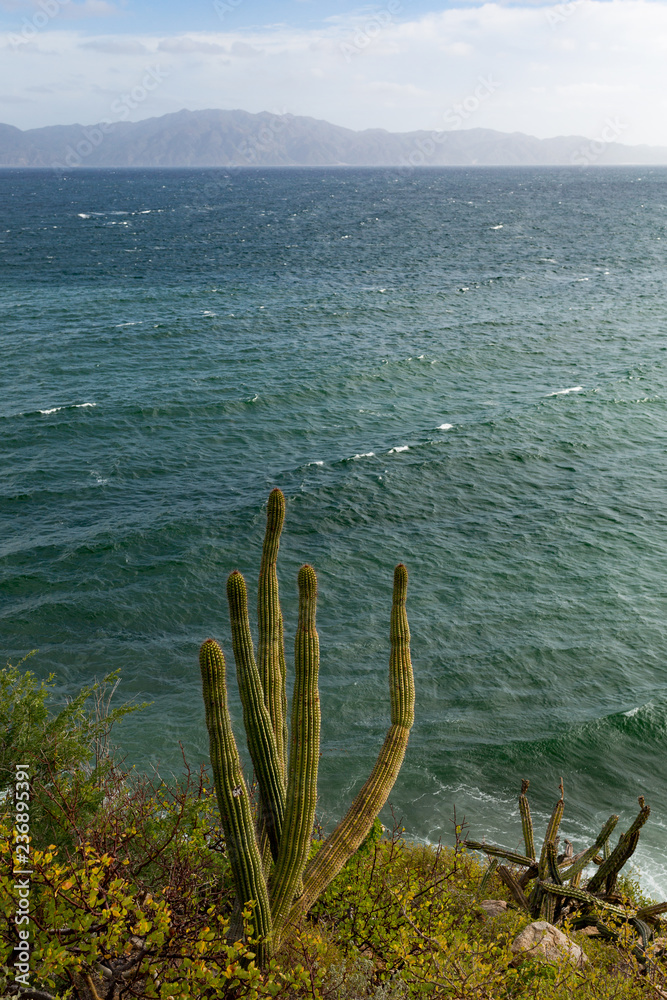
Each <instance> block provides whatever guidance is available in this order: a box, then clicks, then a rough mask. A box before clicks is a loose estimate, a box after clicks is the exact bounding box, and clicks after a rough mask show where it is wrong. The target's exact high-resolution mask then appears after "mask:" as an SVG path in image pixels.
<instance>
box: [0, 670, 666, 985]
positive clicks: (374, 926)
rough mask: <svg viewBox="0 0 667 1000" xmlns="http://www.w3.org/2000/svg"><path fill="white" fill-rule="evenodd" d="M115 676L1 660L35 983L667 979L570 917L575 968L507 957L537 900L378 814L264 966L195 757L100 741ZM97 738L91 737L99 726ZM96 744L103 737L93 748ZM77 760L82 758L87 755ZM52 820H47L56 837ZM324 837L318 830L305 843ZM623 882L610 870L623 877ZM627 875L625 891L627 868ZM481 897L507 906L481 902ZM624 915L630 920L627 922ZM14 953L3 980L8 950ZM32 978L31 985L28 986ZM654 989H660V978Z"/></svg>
mask: <svg viewBox="0 0 667 1000" xmlns="http://www.w3.org/2000/svg"><path fill="white" fill-rule="evenodd" d="M115 683H116V678H115V677H112V678H108V679H107V680H106V681H104V682H102V684H101V685H97V686H91V687H89V688H86V689H84V691H83V692H81V695H79V696H78V697H77V698H76V699H74V701H73V702H70V704H69V705H68V706H65V708H64V709H60V710H59V711H56V712H52V711H51V710H50V703H49V702H50V698H51V688H50V686H49V684H48V683H46V684H38V682H37V681H36V680H35V678H34V676H33V675H32V674H30V673H29V672H25V673H21V671H20V669H19V667H7V668H6V669H5V670H4V671H0V740H1V741H2V742H0V766H1V767H2V768H3V770H2V771H0V774H2V780H3V782H4V786H5V787H6V788H7V787H9V786H10V784H11V778H12V776H13V766H14V764H15V763H16V761H17V756H15V754H17V755H18V757H22V758H23V759H22V760H21V761H20V762H21V763H25V762H26V757H27V755H29V757H28V758H27V759H29V760H30V762H31V763H32V765H33V767H34V772H33V773H34V778H33V794H34V796H35V801H37V803H38V804H39V808H40V810H41V812H40V814H39V823H38V824H37V826H35V827H33V840H32V843H31V868H32V871H33V875H32V877H31V918H32V932H33V938H32V941H31V946H32V963H31V967H32V978H31V991H29V992H28V994H27V996H30V995H31V994H32V996H33V997H35V998H38V996H39V994H40V993H41V998H42V1000H48V998H49V997H51V998H55V997H58V998H61V1000H65V997H67V1000H100V998H102V997H104V998H105V1000H120V998H121V997H122V998H123V1000H130V998H137V1000H139V998H158V997H159V998H161V1000H167V998H173V1000H185V998H190V997H197V998H205V1000H207V998H211V1000H212V998H214V997H215V998H219V997H221V998H229V1000H241V998H250V1000H265V998H267V1000H268V998H272V997H284V998H285V1000H301V998H311V1000H413V998H414V1000H418V998H427V997H428V998H435V1000H445V998H446V1000H520V998H526V1000H528V998H530V1000H566V998H567V1000H570V998H571V997H572V996H573V995H574V996H576V997H577V998H580V1000H638V998H639V997H647V996H650V997H656V996H662V995H667V992H665V988H666V986H667V982H666V981H665V975H664V971H663V970H664V965H663V963H662V959H661V957H660V954H659V952H658V949H657V948H654V954H653V955H652V957H651V959H650V961H648V962H639V961H638V960H637V959H636V958H635V957H634V956H633V954H632V951H633V948H635V947H636V943H637V942H636V935H634V936H633V932H632V929H631V928H629V927H628V926H627V924H626V925H625V926H624V927H623V928H621V929H620V931H619V934H620V936H619V939H618V940H617V941H615V942H611V943H610V942H605V941H602V940H598V939H591V938H589V937H586V936H584V935H583V934H580V933H578V932H576V931H573V930H572V928H571V927H567V926H566V928H565V930H566V932H567V933H568V934H569V935H570V936H571V937H573V938H574V939H575V940H576V941H577V942H578V943H580V944H581V945H582V947H583V948H584V949H585V951H586V953H587V954H588V957H589V959H590V961H589V963H588V964H587V965H586V966H585V968H583V969H581V970H579V969H575V968H573V967H571V966H567V965H565V966H556V965H550V964H541V963H539V962H536V961H533V960H530V961H526V962H524V964H522V965H520V966H519V967H518V968H515V967H514V966H513V964H512V961H513V958H514V956H513V954H512V951H511V943H512V941H513V939H514V937H515V936H516V934H517V933H518V932H519V931H520V930H521V929H522V928H523V927H524V926H525V925H526V923H527V922H528V920H529V917H528V916H527V915H526V914H525V913H522V912H520V911H519V910H518V909H513V908H512V898H511V894H510V891H509V889H508V887H507V885H506V884H505V883H504V882H502V881H501V880H500V878H499V877H498V875H497V873H493V872H492V873H491V874H490V875H489V877H488V878H486V880H485V881H484V882H483V881H482V879H483V875H484V870H483V869H482V867H481V865H480V862H479V860H478V856H477V854H474V853H470V852H468V851H467V850H466V849H465V848H463V849H461V846H460V843H459V844H458V845H457V848H456V849H449V848H445V847H442V846H435V847H432V846H426V845H418V844H411V843H409V842H406V841H405V840H403V839H402V837H401V835H400V831H399V828H398V827H397V828H396V829H395V830H394V831H393V833H392V834H391V835H390V836H389V837H388V838H385V839H383V837H382V834H383V831H382V828H381V827H380V825H379V823H376V824H375V825H374V827H373V829H372V830H371V832H370V834H369V835H368V837H367V838H366V840H365V842H364V843H363V844H362V846H361V848H360V849H359V850H358V851H357V853H356V854H355V855H354V856H353V857H352V858H351V859H350V860H349V862H348V863H347V865H346V866H345V868H344V869H343V870H342V871H341V872H340V874H339V875H338V876H337V878H336V879H335V880H334V881H333V882H332V883H331V885H330V886H329V887H328V888H327V890H326V892H325V893H324V894H323V895H322V897H321V898H320V900H319V901H318V903H317V904H316V906H315V907H314V909H313V910H312V912H311V915H310V918H309V919H308V920H304V921H302V923H301V925H300V926H299V927H298V928H297V930H296V933H295V934H294V935H293V937H292V938H291V939H290V942H289V945H288V946H286V947H285V948H284V949H283V951H282V952H281V953H280V954H279V955H277V956H276V958H274V959H272V960H271V963H270V964H269V966H268V967H267V968H266V969H263V970H260V969H259V968H258V967H257V963H256V960H255V954H256V952H255V943H254V941H253V928H252V918H253V914H252V907H249V908H247V909H246V911H245V912H244V913H243V915H242V921H243V923H244V924H245V932H246V937H245V940H244V942H240V941H230V940H229V939H228V933H229V927H230V925H231V924H232V923H234V925H236V923H237V915H235V914H234V913H233V898H234V891H233V885H232V879H231V874H230V867H229V863H228V860H227V857H226V854H225V850H224V843H223V839H222V831H221V829H220V824H219V814H218V810H217V806H216V802H215V797H214V794H213V790H212V787H211V784H210V781H209V779H208V776H207V773H206V771H205V770H204V769H201V770H200V771H195V772H192V771H191V770H190V769H189V768H188V766H187V764H186V763H185V762H184V764H185V766H184V776H183V778H182V780H181V781H180V782H179V783H176V784H172V785H167V784H166V783H165V782H163V781H161V780H160V778H159V777H157V776H156V777H155V778H153V779H150V778H149V777H147V776H141V775H136V774H134V773H130V774H128V773H126V772H125V771H124V770H123V768H122V767H121V766H120V765H119V764H118V763H117V762H116V761H115V760H114V758H113V755H112V754H111V753H110V752H109V744H108V737H109V732H110V729H111V725H112V724H113V723H114V722H115V721H117V720H118V719H119V718H121V717H122V714H124V712H125V709H116V710H111V709H110V706H109V695H110V693H111V692H112V691H113V688H114V685H115ZM100 741H101V742H100ZM100 748H101V749H100ZM79 772H80V773H79ZM10 801H11V800H10V799H9V798H8V799H7V804H6V805H5V808H4V816H3V815H1V813H2V810H1V809H0V1000H3V998H2V996H1V995H2V993H3V990H5V991H6V994H5V995H6V996H12V997H14V996H16V992H17V991H16V989H15V985H16V984H15V983H13V982H12V979H13V977H12V974H11V963H12V961H13V958H12V951H13V947H14V945H15V944H16V942H17V940H18V938H17V935H16V926H15V924H14V920H13V916H14V911H15V905H16V904H15V899H14V895H13V894H14V876H13V872H12V864H11V859H12V846H13V830H12V827H11V822H12V820H11V816H10V809H9V803H10ZM50 831H53V832H54V834H55V836H54V837H53V838H48V837H47V834H48V833H49V832H50ZM320 844H321V841H315V842H313V846H312V852H313V853H315V852H317V850H318V849H319V846H320ZM619 888H620V885H619ZM622 889H623V892H624V893H625V894H626V895H628V896H630V897H631V898H633V899H634V900H635V902H640V903H642V904H645V903H646V902H647V901H646V900H644V899H643V898H642V899H638V898H637V897H638V894H639V892H640V890H639V888H638V886H637V885H636V884H634V883H633V882H632V880H631V879H626V880H624V882H623V885H622ZM483 897H486V898H495V899H498V898H502V899H505V900H506V901H507V902H509V904H510V905H509V907H508V909H507V910H506V911H505V912H504V913H503V914H501V915H500V916H498V917H493V918H491V917H488V916H487V915H486V913H485V912H484V911H483V909H482V908H481V907H480V905H479V904H480V901H481V899H482V898H483ZM621 931H622V933H621ZM3 965H4V966H5V967H8V968H7V969H6V976H5V980H4V982H3V976H2V966H3ZM35 990H36V991H37V992H35ZM661 991H663V992H661Z"/></svg>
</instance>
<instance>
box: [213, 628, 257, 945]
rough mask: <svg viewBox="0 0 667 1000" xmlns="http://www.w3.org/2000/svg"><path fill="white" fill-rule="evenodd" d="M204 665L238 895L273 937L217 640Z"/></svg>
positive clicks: (222, 816) (224, 822)
mask: <svg viewBox="0 0 667 1000" xmlns="http://www.w3.org/2000/svg"><path fill="white" fill-rule="evenodd" d="M199 665H200V669H201V677H202V689H203V695H204V706H205V709H206V727H207V729H208V734H209V744H210V755H211V766H212V769H213V778H214V781H215V791H216V795H217V799H218V808H219V810H220V819H221V822H222V829H223V833H224V835H225V843H226V845H227V855H228V857H229V863H230V866H231V869H232V877H233V879H234V884H235V887H236V894H237V899H238V900H239V901H242V902H243V903H246V902H248V901H249V900H251V899H253V900H255V904H256V905H255V913H254V919H255V933H256V935H257V936H258V937H259V938H261V939H265V940H268V939H270V936H271V931H272V927H271V910H270V907H269V898H268V892H267V887H266V881H265V879H264V873H263V871H262V859H261V858H260V855H259V849H258V847H257V840H256V837H255V830H254V826H253V821H252V815H251V812H250V802H249V799H248V789H247V788H246V784H245V781H244V779H243V772H242V770H241V762H240V760H239V754H238V749H237V746H236V740H235V739H234V733H233V731H232V723H231V719H230V716H229V708H228V706H227V690H226V687H225V657H224V655H223V652H222V650H221V649H220V646H219V645H218V644H217V642H215V640H214V639H207V640H206V642H204V643H203V644H202V647H201V650H200V653H199ZM260 960H261V959H260Z"/></svg>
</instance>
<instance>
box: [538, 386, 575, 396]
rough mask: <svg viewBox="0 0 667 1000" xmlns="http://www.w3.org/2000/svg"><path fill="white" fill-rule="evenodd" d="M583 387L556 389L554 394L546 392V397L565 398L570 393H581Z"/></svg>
mask: <svg viewBox="0 0 667 1000" xmlns="http://www.w3.org/2000/svg"><path fill="white" fill-rule="evenodd" d="M583 391H584V387H583V385H573V386H572V388H571V389H557V390H556V392H548V393H547V396H567V395H568V393H570V392H583Z"/></svg>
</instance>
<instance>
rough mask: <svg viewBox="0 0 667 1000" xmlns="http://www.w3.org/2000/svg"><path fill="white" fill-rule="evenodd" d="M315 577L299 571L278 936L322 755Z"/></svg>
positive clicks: (275, 905)
mask: <svg viewBox="0 0 667 1000" xmlns="http://www.w3.org/2000/svg"><path fill="white" fill-rule="evenodd" d="M316 605H317V578H316V576H315V570H314V569H313V567H312V566H308V565H306V566H302V567H301V569H300V570H299V625H298V628H297V633H296V639H295V641H294V666H295V676H294V696H293V700H292V741H291V746H290V756H289V772H288V779H287V806H286V810H285V823H284V826H283V836H282V839H281V842H280V851H279V853H278V858H277V861H276V867H275V870H274V873H273V879H272V880H271V911H272V919H273V926H274V933H275V934H276V937H279V935H280V932H281V929H282V927H283V925H284V923H285V920H286V918H287V915H288V913H289V910H290V907H291V905H292V901H293V899H294V896H295V893H296V891H297V888H298V887H300V885H301V877H302V875H303V870H304V868H305V866H306V861H307V859H308V852H309V850H310V842H311V837H312V832H313V824H314V822H315V805H316V803H317V769H318V764H319V756H320V696H319V691H318V686H317V681H318V673H319V662H320V647H319V639H318V636H317V630H316V628H315V612H316Z"/></svg>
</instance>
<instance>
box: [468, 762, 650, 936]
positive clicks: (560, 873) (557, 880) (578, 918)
mask: <svg viewBox="0 0 667 1000" xmlns="http://www.w3.org/2000/svg"><path fill="white" fill-rule="evenodd" d="M527 790H528V782H527V781H525V780H524V781H523V782H522V786H521V796H520V799H519V811H520V814H521V822H522V826H523V834H524V843H525V846H526V853H525V855H523V854H519V853H518V852H517V851H511V850H508V849H507V848H506V847H497V846H495V845H492V844H483V843H478V842H477V841H474V840H466V841H465V844H466V846H467V847H469V848H472V849H473V850H476V851H483V852H484V853H485V854H486V855H488V856H489V857H491V858H492V859H493V860H494V861H497V859H498V858H505V859H506V860H507V861H509V862H510V863H511V864H512V865H513V866H514V868H513V869H512V870H510V869H509V868H507V867H506V866H504V865H498V866H497V868H496V871H497V872H498V875H499V876H500V877H501V879H502V880H503V882H504V883H505V884H506V885H507V887H508V889H509V890H510V892H511V894H512V897H513V899H514V902H515V903H516V905H517V906H518V907H519V908H520V909H523V910H525V911H526V912H527V913H529V914H530V915H531V916H532V917H533V918H534V919H539V918H540V917H542V918H543V919H545V920H548V921H549V922H550V923H558V922H561V921H562V920H564V919H565V918H566V917H567V918H568V919H570V920H572V921H573V922H574V923H575V924H576V925H577V926H586V925H587V924H592V925H593V926H597V927H598V929H599V930H600V932H601V933H603V932H604V934H607V935H608V936H614V934H613V932H612V931H611V930H610V929H609V928H607V927H605V925H604V924H603V923H602V922H601V921H600V920H599V919H598V915H599V911H602V912H603V913H607V914H610V915H611V916H614V917H616V918H619V919H623V920H626V921H627V922H628V923H630V924H632V926H634V927H635V929H638V930H639V931H640V934H641V937H642V942H643V944H642V947H643V948H644V949H645V948H646V940H647V933H648V930H649V928H648V924H654V925H655V924H656V923H657V920H658V917H659V916H660V915H661V914H662V913H664V912H665V911H667V903H659V904H655V905H651V906H649V907H646V908H644V909H643V910H641V911H639V912H635V911H634V910H633V909H631V908H629V907H623V906H619V905H618V903H619V902H620V897H618V896H616V895H615V888H616V880H617V878H618V874H619V872H620V870H621V868H622V867H623V865H624V864H625V863H626V862H627V861H628V860H629V859H630V857H631V856H632V854H633V853H634V851H635V848H636V847H637V843H638V841H639V834H640V832H641V828H642V827H643V825H644V823H645V822H646V820H647V819H648V817H649V813H650V809H649V807H648V806H647V805H646V804H645V803H644V799H643V798H642V796H641V795H640V796H639V814H638V815H637V818H636V819H635V821H634V822H633V823H632V825H631V826H630V828H629V830H628V831H627V832H626V833H624V834H623V835H622V836H621V837H620V839H619V842H618V844H617V846H616V847H615V848H614V850H613V851H610V850H609V849H608V843H609V837H610V836H611V834H612V832H613V830H614V827H615V826H616V824H617V822H618V816H610V817H609V819H608V820H607V822H606V823H605V824H604V826H603V827H602V830H601V831H600V833H599V834H598V836H597V838H596V840H595V842H594V843H593V844H591V846H590V847H589V848H588V849H587V850H586V851H582V852H581V854H579V855H577V856H575V857H572V847H571V845H570V846H569V848H568V852H565V853H564V854H563V855H560V856H559V855H558V854H557V850H556V844H557V834H558V828H559V826H560V822H561V819H562V817H563V808H564V794H563V779H562V778H561V782H560V798H559V799H558V801H557V802H556V805H555V806H554V810H553V812H552V814H551V818H550V820H549V823H548V825H547V830H546V834H545V837H544V842H543V844H542V850H541V853H540V859H539V862H538V863H536V861H535V847H534V842H533V827H532V822H531V819H530V808H529V806H528V799H527V797H526V792H527ZM566 843H568V842H567V841H566ZM593 862H595V863H597V864H598V865H599V867H598V869H597V871H596V872H595V873H594V874H593V875H592V877H591V878H589V880H588V882H587V884H586V886H585V888H581V887H580V886H579V882H580V880H581V876H582V873H583V872H584V871H585V869H586V868H587V867H588V866H589V865H590V864H591V863H593ZM519 868H523V869H524V870H523V873H521V874H520V873H519V872H518V870H517V869H519ZM531 882H532V884H533V887H532V892H531V894H530V896H529V897H528V896H526V895H525V893H524V891H523V890H524V888H525V887H526V886H527V885H528V883H531ZM603 885H604V891H602V886H603ZM646 922H648V924H647V923H646Z"/></svg>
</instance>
